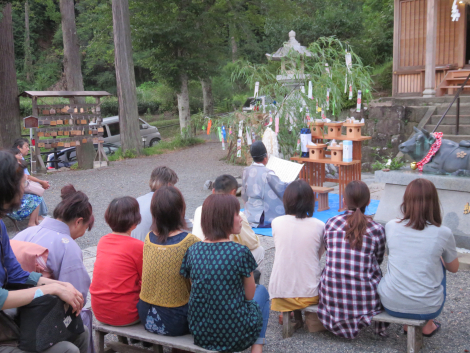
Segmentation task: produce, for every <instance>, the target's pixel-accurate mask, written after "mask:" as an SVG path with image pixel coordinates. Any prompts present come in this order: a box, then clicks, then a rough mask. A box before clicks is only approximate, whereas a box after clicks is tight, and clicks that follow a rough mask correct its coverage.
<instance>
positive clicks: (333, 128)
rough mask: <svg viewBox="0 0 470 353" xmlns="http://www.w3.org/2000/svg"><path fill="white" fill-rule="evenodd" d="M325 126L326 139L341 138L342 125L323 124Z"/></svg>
mask: <svg viewBox="0 0 470 353" xmlns="http://www.w3.org/2000/svg"><path fill="white" fill-rule="evenodd" d="M325 126H326V127H327V128H328V132H327V133H326V138H329V139H334V138H337V137H341V128H342V127H343V123H325Z"/></svg>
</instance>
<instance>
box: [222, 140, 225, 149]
mask: <svg viewBox="0 0 470 353" xmlns="http://www.w3.org/2000/svg"><path fill="white" fill-rule="evenodd" d="M222 151H225V140H224V138H223V137H222Z"/></svg>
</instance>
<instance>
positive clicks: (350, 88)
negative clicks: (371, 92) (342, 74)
mask: <svg viewBox="0 0 470 353" xmlns="http://www.w3.org/2000/svg"><path fill="white" fill-rule="evenodd" d="M352 99H353V91H352V85H351V84H350V85H349V100H352Z"/></svg>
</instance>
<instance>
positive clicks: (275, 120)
mask: <svg viewBox="0 0 470 353" xmlns="http://www.w3.org/2000/svg"><path fill="white" fill-rule="evenodd" d="M274 132H275V133H276V134H278V133H279V116H276V118H275V119H274Z"/></svg>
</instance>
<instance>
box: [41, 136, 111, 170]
mask: <svg viewBox="0 0 470 353" xmlns="http://www.w3.org/2000/svg"><path fill="white" fill-rule="evenodd" d="M93 146H94V147H95V151H98V144H94V145H93ZM103 149H104V153H106V155H107V156H110V155H112V154H114V153H115V152H116V151H117V150H118V149H119V146H117V145H115V144H112V143H109V142H105V143H103ZM57 159H58V160H59V162H58V164H59V165H58V167H59V168H62V167H67V168H69V167H71V166H72V165H74V164H75V163H77V151H76V149H75V147H68V148H64V149H62V150H60V151H57ZM53 160H54V153H49V154H48V155H47V161H48V162H50V163H47V169H55V163H54V162H52V161H53Z"/></svg>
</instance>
